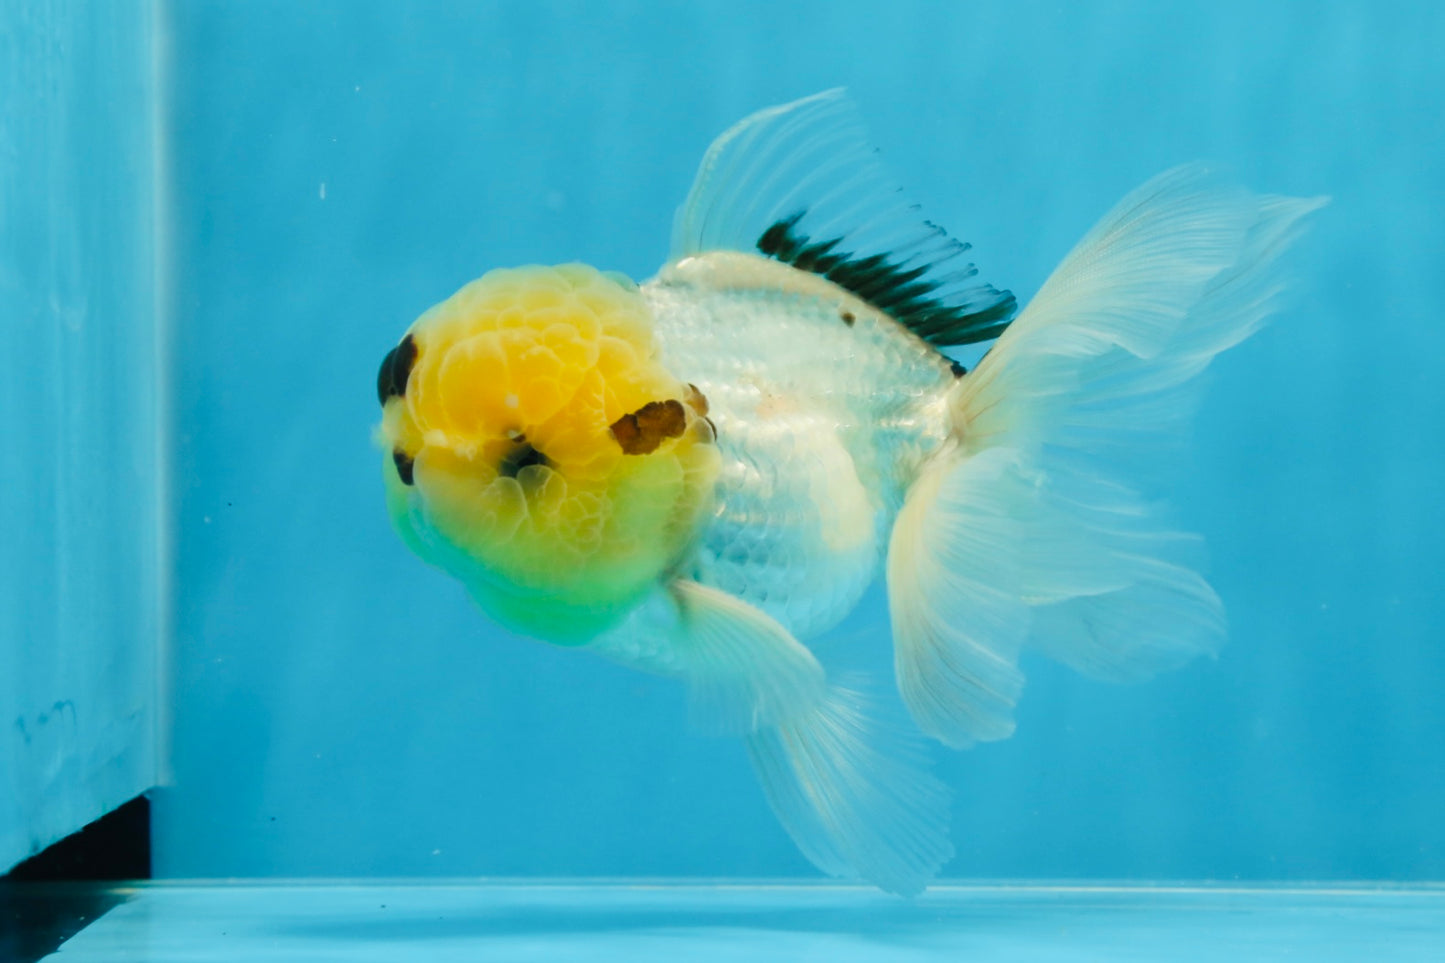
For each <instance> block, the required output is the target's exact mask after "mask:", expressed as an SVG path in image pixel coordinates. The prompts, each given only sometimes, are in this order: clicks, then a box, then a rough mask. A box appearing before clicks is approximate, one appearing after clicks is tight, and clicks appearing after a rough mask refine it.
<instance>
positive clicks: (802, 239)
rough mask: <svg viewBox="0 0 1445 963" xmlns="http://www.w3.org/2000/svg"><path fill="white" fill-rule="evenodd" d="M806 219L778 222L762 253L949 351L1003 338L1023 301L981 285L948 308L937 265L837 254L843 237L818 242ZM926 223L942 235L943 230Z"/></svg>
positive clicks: (969, 269)
mask: <svg viewBox="0 0 1445 963" xmlns="http://www.w3.org/2000/svg"><path fill="white" fill-rule="evenodd" d="M803 215H804V212H803V211H799V212H798V213H796V214H793V215H791V216H790V217H786V218H784V219H782V220H780V221H776V222H774V223H773V224H772V225H771V226H769V227H768V229H767V230H766V231H764V232H763V234H762V236H761V237H759V238H758V245H757V246H758V250H759V251H761V252H762V253H763V254H766V255H767V256H768V257H771V258H774V259H776V260H779V261H782V262H783V263H785V264H791V265H792V266H793V267H796V268H799V269H800V270H803V271H811V272H812V273H814V274H820V275H822V276H823V277H825V278H827V279H828V280H829V281H832V282H833V283H834V284H837V285H838V286H839V287H843V288H846V289H848V290H849V291H852V292H853V293H854V294H856V295H858V296H859V297H860V298H862V299H863V300H864V301H867V302H868V303H869V304H871V305H873V306H874V307H876V308H878V309H880V310H882V311H886V312H888V314H889V315H890V316H891V317H893V318H894V319H895V320H897V321H898V322H899V323H901V324H902V325H904V326H905V327H907V328H908V329H909V330H910V331H912V332H913V333H914V334H916V335H918V336H919V337H920V338H922V339H923V340H924V341H927V342H928V343H929V344H932V345H936V346H938V347H948V346H950V345H960V344H973V343H975V342H978V341H988V340H990V339H992V338H997V337H998V336H999V335H1000V334H1002V333H1003V330H1004V328H1007V327H1008V325H1009V322H1010V321H1011V320H1012V319H1013V316H1014V311H1015V310H1016V309H1017V308H1018V302H1017V300H1016V299H1015V298H1014V296H1013V295H1012V294H1011V293H1009V292H1008V291H1000V290H998V289H997V288H995V287H994V286H993V285H991V284H984V283H978V284H975V285H971V286H970V287H969V288H968V289H967V293H968V295H969V297H968V298H967V299H966V300H965V301H963V302H962V303H958V302H957V301H956V300H955V302H954V303H949V302H948V301H945V300H943V299H940V298H937V297H933V296H932V295H933V294H934V293H935V292H936V291H938V289H939V288H941V287H943V286H944V283H945V282H944V281H943V280H934V279H931V278H929V277H928V274H929V269H930V268H931V267H934V266H936V264H937V263H938V262H935V263H934V264H926V263H925V264H914V263H913V262H914V261H916V260H917V258H914V259H910V260H906V261H898V262H895V261H892V260H890V259H889V258H888V257H887V256H886V255H882V254H873V255H869V256H866V257H857V256H855V255H853V254H851V253H848V252H847V251H839V250H837V248H838V246H839V245H840V244H842V243H843V238H841V237H835V238H830V239H828V240H826V241H818V242H816V243H815V242H813V241H812V239H811V238H809V237H806V236H805V235H803V234H802V233H801V232H800V231H799V230H798V222H800V221H801V220H802V219H803ZM924 223H925V224H927V225H928V226H929V227H930V228H933V230H935V231H937V232H938V234H939V235H943V231H942V229H941V228H938V227H936V226H935V225H933V224H931V223H929V222H927V221H925V222H924ZM949 246H950V247H953V248H954V249H953V250H951V251H949V252H947V257H948V258H952V257H953V256H956V255H958V254H962V253H963V252H964V251H966V250H968V247H969V246H968V245H967V244H964V243H961V242H958V241H952V240H951V239H950V243H949ZM977 273H978V269H977V268H975V267H974V266H973V265H972V264H968V265H965V266H963V267H962V268H957V269H955V270H953V271H950V272H948V278H947V279H948V280H949V281H958V280H963V279H965V278H970V277H973V276H974V275H975V274H977Z"/></svg>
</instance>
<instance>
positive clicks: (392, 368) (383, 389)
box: [376, 334, 416, 407]
mask: <svg viewBox="0 0 1445 963" xmlns="http://www.w3.org/2000/svg"><path fill="white" fill-rule="evenodd" d="M415 363H416V341H414V340H413V339H412V336H411V335H410V334H408V335H407V336H406V337H404V338H402V339H401V344H398V345H397V346H396V347H395V348H392V349H391V350H390V351H388V352H387V353H386V357H385V358H382V359H381V370H380V371H378V372H377V373H376V400H377V401H378V402H380V403H381V405H382V406H383V407H385V406H386V403H387V401H388V400H389V399H391V398H399V397H401V396H402V395H404V394H406V381H407V378H409V377H410V376H411V366H412V365H414V364H415Z"/></svg>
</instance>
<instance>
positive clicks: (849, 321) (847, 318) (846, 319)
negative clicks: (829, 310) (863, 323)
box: [838, 311, 858, 328]
mask: <svg viewBox="0 0 1445 963" xmlns="http://www.w3.org/2000/svg"><path fill="white" fill-rule="evenodd" d="M838 317H840V318H842V319H843V323H844V324H846V325H847V326H848V327H850V328H851V327H853V322H854V321H857V320H858V318H857V317H855V316H854V314H853V312H852V311H844V312H842V313H841V314H839V315H838Z"/></svg>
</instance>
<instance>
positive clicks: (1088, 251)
mask: <svg viewBox="0 0 1445 963" xmlns="http://www.w3.org/2000/svg"><path fill="white" fill-rule="evenodd" d="M1323 203H1324V200H1323V199H1313V200H1303V199H1295V198H1285V197H1268V196H1264V197H1262V196H1258V195H1253V194H1250V193H1248V192H1246V191H1244V190H1240V189H1237V188H1230V187H1228V186H1225V185H1222V184H1220V183H1218V182H1217V181H1216V180H1215V178H1214V177H1213V176H1212V175H1211V174H1210V172H1209V171H1208V170H1207V169H1205V168H1203V167H1200V166H1188V167H1182V168H1178V169H1176V170H1173V171H1169V172H1167V173H1165V174H1162V175H1160V176H1159V177H1156V178H1154V179H1153V180H1151V181H1150V182H1149V183H1147V184H1145V185H1144V186H1143V187H1141V188H1139V189H1138V190H1136V191H1135V192H1133V193H1132V194H1130V195H1129V196H1128V197H1126V198H1125V199H1124V200H1123V201H1122V202H1121V203H1120V204H1119V205H1118V206H1117V207H1116V208H1115V209H1114V210H1113V211H1112V212H1110V213H1109V214H1108V215H1107V216H1106V217H1105V218H1104V219H1103V220H1102V221H1100V223H1099V224H1098V225H1097V226H1096V227H1095V228H1094V229H1093V230H1092V231H1090V232H1089V234H1088V235H1087V236H1086V237H1085V238H1084V240H1083V241H1082V242H1080V244H1079V245H1078V247H1076V248H1075V249H1074V250H1073V252H1071V253H1070V254H1069V256H1068V257H1067V258H1065V260H1064V262H1063V263H1062V264H1061V265H1060V266H1059V268H1058V269H1057V270H1056V271H1055V272H1054V274H1053V275H1052V276H1051V277H1050V278H1049V279H1048V281H1047V282H1045V284H1044V286H1043V288H1042V289H1041V290H1040V291H1039V293H1038V295H1037V296H1036V297H1035V298H1034V300H1033V301H1032V302H1031V303H1030V304H1029V305H1028V307H1026V308H1025V309H1024V311H1023V312H1022V313H1021V314H1020V315H1019V317H1018V319H1017V320H1016V321H1014V323H1013V324H1012V325H1011V326H1010V327H1009V329H1008V330H1007V331H1005V332H1004V334H1003V335H1002V336H1001V337H1000V338H999V340H998V342H997V343H996V344H995V345H994V347H993V349H992V350H991V351H990V352H989V353H988V354H987V355H986V356H985V357H984V359H983V361H982V362H981V363H980V364H979V366H978V368H977V369H976V370H975V371H974V372H972V373H971V374H969V375H967V376H966V377H964V378H962V379H961V380H960V381H959V382H958V384H957V386H956V388H955V389H954V395H953V397H952V399H951V403H952V416H953V420H954V440H953V443H952V445H951V446H950V447H949V448H948V449H947V450H946V451H944V452H942V453H941V454H940V455H939V456H938V457H937V458H936V459H935V460H934V461H933V462H932V463H931V464H930V465H929V466H928V467H927V468H926V469H925V471H924V473H923V475H922V477H921V478H920V480H919V481H918V482H917V483H916V484H915V486H914V488H913V490H912V491H910V493H909V495H908V499H907V502H906V504H905V506H904V508H903V511H902V513H901V515H900V517H899V520H898V524H897V525H896V527H895V529H894V533H893V537H892V542H891V545H890V548H889V559H888V587H889V599H890V603H891V606H892V610H893V623H894V641H895V646H896V662H897V668H898V678H899V686H900V690H901V692H902V694H903V698H904V701H905V703H906V704H907V705H908V707H909V710H910V711H911V712H912V713H913V716H914V718H915V720H916V721H917V722H918V723H919V725H920V727H921V728H923V730H924V731H925V732H928V733H929V734H930V735H933V736H934V737H936V738H938V739H940V740H942V741H943V742H945V743H948V744H950V745H967V744H969V743H970V742H972V741H974V740H977V739H994V738H1000V737H1003V736H1007V735H1008V734H1009V733H1010V732H1011V731H1012V721H1011V708H1012V705H1013V701H1014V699H1015V698H1016V697H1017V695H1018V691H1019V689H1020V687H1021V685H1022V677H1021V676H1020V675H1019V673H1018V670H1017V665H1016V659H1017V654H1018V652H1019V649H1020V646H1021V644H1024V643H1027V644H1031V645H1034V646H1036V647H1037V648H1038V649H1040V650H1042V651H1044V652H1046V653H1048V654H1049V655H1050V656H1052V657H1054V658H1057V659H1059V660H1060V661H1063V662H1065V663H1067V664H1069V665H1071V666H1073V667H1075V668H1077V669H1079V670H1080V671H1082V672H1085V673H1087V674H1089V675H1092V676H1096V677H1100V678H1105V679H1113V680H1133V679H1140V678H1146V677H1148V676H1149V675H1152V674H1153V673H1155V672H1157V671H1160V670H1163V669H1168V668H1173V667H1175V666H1178V665H1181V664H1183V663H1184V662H1187V661H1188V660H1189V659H1191V658H1194V657H1195V656H1197V655H1200V654H1204V653H1212V652H1214V651H1215V650H1216V649H1217V648H1218V647H1219V645H1220V644H1221V643H1222V641H1223V638H1224V629H1225V623H1224V614H1223V608H1222V605H1221V604H1220V601H1219V598H1218V597H1217V596H1216V595H1215V594H1214V591H1213V590H1212V589H1211V588H1210V587H1209V585H1208V584H1207V583H1206V582H1205V581H1204V579H1203V578H1201V577H1200V576H1199V574H1198V573H1197V572H1195V571H1194V569H1193V568H1192V567H1190V565H1189V564H1188V558H1187V556H1188V555H1189V554H1190V553H1189V549H1190V547H1191V545H1192V544H1193V543H1194V542H1195V541H1196V540H1194V539H1191V538H1189V537H1188V536H1184V535H1181V534H1178V533H1174V532H1170V531H1167V530H1166V529H1165V527H1164V526H1163V525H1162V523H1160V522H1159V521H1158V519H1157V517H1156V514H1155V511H1154V508H1153V506H1152V505H1151V504H1150V503H1149V502H1147V501H1146V500H1145V499H1144V498H1143V497H1142V496H1141V495H1140V494H1139V493H1138V492H1137V490H1136V489H1135V487H1134V483H1135V479H1136V477H1138V475H1139V473H1140V472H1147V470H1148V467H1149V466H1148V462H1149V460H1150V456H1151V455H1152V456H1154V457H1155V458H1158V457H1160V455H1159V453H1160V452H1163V451H1165V450H1167V442H1168V441H1169V439H1170V437H1171V435H1174V434H1177V430H1178V429H1179V428H1180V427H1181V426H1182V424H1183V422H1184V420H1185V418H1186V417H1187V416H1188V414H1189V413H1190V411H1191V408H1192V395H1193V391H1192V389H1193V388H1195V387H1196V386H1197V383H1196V380H1195V376H1196V375H1198V374H1199V373H1200V372H1201V371H1203V370H1204V368H1205V367H1206V366H1207V365H1208V364H1209V362H1210V360H1211V359H1213V357H1214V356H1215V355H1216V354H1218V353H1219V352H1220V351H1223V350H1224V349H1225V348H1228V347H1230V346H1232V345H1234V344H1237V343H1238V342H1239V341H1241V340H1242V339H1244V338H1245V337H1247V336H1248V335H1249V334H1251V333H1252V332H1253V331H1255V330H1256V329H1257V328H1258V327H1259V326H1260V324H1261V323H1262V322H1263V321H1264V319H1265V317H1266V316H1267V315H1268V313H1269V312H1270V310H1271V308H1272V305H1273V302H1274V300H1275V296H1276V295H1277V294H1278V292H1279V289H1280V285H1279V283H1278V281H1277V280H1276V278H1275V277H1274V276H1273V274H1272V273H1271V270H1270V269H1271V267H1272V265H1273V262H1274V261H1275V259H1276V258H1277V257H1278V255H1279V254H1280V253H1281V252H1282V251H1283V250H1284V249H1285V247H1287V245H1288V244H1289V242H1290V241H1291V240H1292V239H1293V238H1294V237H1295V236H1296V235H1297V234H1298V232H1299V225H1300V221H1301V219H1302V218H1303V217H1304V216H1305V215H1307V214H1308V213H1310V212H1311V211H1313V210H1315V209H1317V208H1318V207H1320V206H1322V205H1323Z"/></svg>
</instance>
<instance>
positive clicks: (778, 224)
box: [672, 90, 1017, 347]
mask: <svg viewBox="0 0 1445 963" xmlns="http://www.w3.org/2000/svg"><path fill="white" fill-rule="evenodd" d="M716 250H734V251H754V250H756V251H759V252H761V253H763V254H765V255H767V256H768V257H771V258H774V259H776V260H778V261H782V262H784V263H786V264H790V265H792V266H794V267H796V268H799V269H801V270H804V271H809V272H812V273H814V274H818V275H821V276H823V277H825V278H828V279H829V280H831V281H833V282H834V283H836V284H838V285H840V286H841V287H844V288H846V289H848V290H849V291H851V292H853V293H854V294H856V295H857V296H858V297H860V298H862V299H863V300H865V301H867V302H869V303H870V304H872V305H874V306H875V307H877V308H879V309H880V310H883V311H886V312H887V313H888V314H889V315H890V316H892V317H894V318H896V319H897V320H898V321H899V322H900V323H902V324H904V325H905V326H907V327H908V329H909V330H911V331H913V332H914V333H915V334H917V335H918V336H919V337H920V338H923V339H924V340H925V341H927V342H929V343H930V344H933V345H936V346H938V347H946V346H949V345H960V344H972V343H974V342H978V341H987V340H989V339H990V338H996V337H998V335H999V334H1000V333H1002V331H1003V329H1004V328H1005V327H1007V325H1008V322H1009V320H1010V319H1011V318H1012V317H1013V314H1014V311H1015V310H1016V308H1017V303H1016V301H1015V300H1014V296H1013V295H1012V294H1010V293H1009V292H1007V291H1000V290H998V289H997V288H994V287H993V286H992V285H989V284H986V283H984V282H982V281H980V280H978V278H977V274H978V270H977V269H976V268H975V267H974V266H973V265H972V264H970V263H968V259H967V258H963V257H961V255H962V254H964V252H966V251H968V250H969V245H967V244H964V243H962V242H960V241H956V240H954V239H953V238H951V237H949V236H948V235H947V234H946V233H944V231H943V229H942V228H940V227H939V226H938V225H936V224H934V223H932V222H931V221H928V220H926V219H925V218H924V217H923V214H922V212H921V210H920V209H919V208H918V206H917V205H915V204H910V203H908V201H907V200H906V199H905V198H904V196H903V194H902V192H901V191H900V190H899V189H898V187H897V184H896V183H895V182H894V181H893V179H892V177H890V176H889V174H888V172H887V170H886V169H885V168H884V167H883V165H882V163H881V162H880V161H879V158H878V152H877V151H876V150H874V149H873V147H872V146H870V145H869V143H868V140H867V136H866V134H865V133H864V130H863V125H862V122H861V121H860V120H859V119H858V115H857V110H856V109H855V108H854V107H853V104H852V103H851V102H850V101H849V100H848V98H847V97H846V96H845V95H844V94H843V92H842V91H841V90H830V91H825V92H824V93H821V94H815V95H814V96H812V97H805V98H804V99H802V100H798V101H794V102H793V103H791V104H783V105H781V106H778V107H770V108H768V109H766V110H761V111H758V112H757V113H755V114H753V115H752V116H750V117H747V118H746V119H744V120H742V121H741V122H739V123H737V124H735V125H733V127H731V128H730V129H729V130H727V131H726V132H725V133H723V134H722V136H720V137H718V139H717V140H715V141H714V142H713V145H712V147H711V148H710V149H709V150H708V152H707V156H705V157H704V158H703V162H702V164H701V166H700V167H699V169H698V172H697V178H696V179H695V180H694V181H693V185H692V190H691V191H690V192H689V193H688V196H687V201H686V202H685V203H684V204H683V206H682V208H681V209H680V210H679V211H678V214H677V220H676V222H675V223H674V225H673V242H672V257H673V259H674V260H678V259H681V258H685V257H689V256H692V255H698V254H704V253H706V252H708V251H716Z"/></svg>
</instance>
